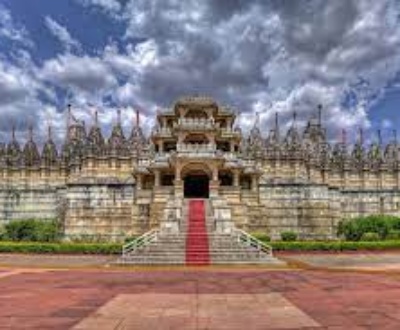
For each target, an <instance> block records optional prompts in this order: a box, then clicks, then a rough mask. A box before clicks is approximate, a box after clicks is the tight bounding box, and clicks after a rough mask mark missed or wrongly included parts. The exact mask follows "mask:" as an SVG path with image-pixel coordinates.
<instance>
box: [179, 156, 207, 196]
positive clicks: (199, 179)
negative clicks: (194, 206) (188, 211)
mask: <svg viewBox="0 0 400 330" xmlns="http://www.w3.org/2000/svg"><path fill="white" fill-rule="evenodd" d="M182 178H183V196H184V197H185V198H208V197H209V195H210V173H209V169H208V167H207V166H204V165H202V164H189V165H188V166H187V167H185V168H184V169H183V170H182Z"/></svg>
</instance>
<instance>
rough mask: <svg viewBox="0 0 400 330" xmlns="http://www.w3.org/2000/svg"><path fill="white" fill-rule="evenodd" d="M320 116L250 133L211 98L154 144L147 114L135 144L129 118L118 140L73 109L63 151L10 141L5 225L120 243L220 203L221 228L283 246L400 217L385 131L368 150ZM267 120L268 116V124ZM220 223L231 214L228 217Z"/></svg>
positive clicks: (393, 155) (181, 108) (180, 110)
mask: <svg viewBox="0 0 400 330" xmlns="http://www.w3.org/2000/svg"><path fill="white" fill-rule="evenodd" d="M321 111H322V109H321V108H319V109H318V110H317V111H316V112H317V116H315V117H313V118H311V119H310V121H309V122H308V124H307V125H306V127H305V129H303V130H300V128H299V127H298V125H297V123H296V115H295V114H294V118H293V123H292V126H291V127H290V128H289V130H288V131H287V132H286V133H285V134H283V132H282V131H281V129H280V127H279V118H278V116H276V120H275V124H274V127H272V129H271V130H270V132H269V133H268V134H266V136H264V134H262V133H261V129H260V127H259V124H258V118H257V119H256V121H255V124H254V126H253V128H252V129H251V131H250V132H249V134H248V135H247V136H243V135H242V132H241V130H240V128H239V127H237V126H236V124H235V119H236V117H235V114H234V113H232V112H231V111H230V110H229V108H225V107H222V106H220V105H218V104H217V103H216V102H215V101H214V100H212V99H210V98H206V97H188V98H182V99H180V100H178V101H177V102H176V103H175V104H174V106H173V107H172V109H170V110H166V111H163V112H159V113H158V114H157V117H156V125H155V127H154V129H153V131H152V132H151V135H150V136H149V137H146V136H145V135H144V134H143V131H142V128H141V125H140V122H139V114H137V117H136V121H135V123H134V126H133V128H132V130H131V132H130V134H129V135H128V136H127V137H126V136H125V132H124V131H123V129H122V123H121V118H120V114H119V113H118V120H117V121H116V123H115V125H114V126H113V128H112V132H111V135H110V137H109V138H108V139H107V138H105V137H104V136H103V133H102V130H101V128H100V126H99V124H98V120H97V114H96V119H95V121H94V123H93V125H92V126H91V127H90V128H89V130H88V131H87V130H86V127H85V124H84V123H83V122H80V121H78V120H76V119H75V118H74V117H73V115H72V113H71V111H70V110H69V120H68V125H67V132H66V137H65V141H64V143H63V145H62V146H61V148H60V150H58V148H57V147H56V145H55V143H54V142H53V139H52V133H51V129H50V128H49V133H48V138H47V141H46V142H45V143H44V146H43V148H42V150H41V151H39V148H38V146H37V145H36V143H35V141H34V135H33V131H32V129H29V134H28V139H27V142H26V143H25V145H24V146H23V147H21V146H20V144H19V142H18V141H17V139H16V137H15V131H14V129H13V130H12V136H11V139H10V141H9V142H8V144H0V178H1V182H0V221H1V222H2V223H3V224H4V223H6V222H8V221H12V220H15V219H27V218H35V219H48V218H59V219H60V220H61V221H63V224H64V228H65V235H66V237H67V238H68V237H73V236H83V235H94V236H102V237H105V238H107V239H110V240H119V239H122V238H123V237H125V236H131V235H137V234H140V233H143V232H145V231H147V230H149V229H152V228H155V227H158V226H162V225H163V220H165V222H164V224H165V223H168V225H169V226H172V224H173V221H174V220H176V221H177V223H178V227H179V218H180V217H182V216H183V213H182V212H181V205H182V201H183V199H184V198H196V197H197V198H209V200H210V202H211V204H212V206H213V212H214V213H215V214H214V215H215V227H216V228H222V229H221V230H226V228H228V227H229V224H228V223H225V224H223V223H222V222H219V221H222V220H221V219H222V218H225V219H228V222H229V221H231V222H232V223H233V224H234V225H235V226H236V227H239V228H242V229H244V230H247V231H250V232H264V233H269V234H270V235H271V236H272V237H273V238H276V237H279V234H280V232H282V231H286V230H292V231H297V232H298V233H299V235H300V237H303V238H327V237H334V236H335V232H336V226H337V223H338V221H339V220H340V219H342V218H347V217H354V216H358V215H367V214H373V213H382V214H396V215H399V214H400V212H399V207H400V204H399V203H400V189H399V170H400V168H399V146H398V143H397V139H396V136H395V134H394V135H393V139H392V141H390V142H389V143H388V144H387V145H386V146H384V145H383V144H382V141H381V138H380V134H378V137H377V138H376V141H374V142H373V143H372V144H371V145H370V146H369V147H366V146H365V145H364V144H365V143H364V141H363V134H362V132H360V134H359V137H358V139H357V141H356V143H355V144H354V146H352V147H350V146H348V144H347V142H346V134H345V132H343V137H342V139H341V141H340V142H338V143H336V144H331V143H329V142H328V141H327V136H326V131H325V129H324V127H323V126H322V124H321ZM257 117H258V116H257ZM217 213H218V214H219V213H220V214H227V216H223V217H218V216H217Z"/></svg>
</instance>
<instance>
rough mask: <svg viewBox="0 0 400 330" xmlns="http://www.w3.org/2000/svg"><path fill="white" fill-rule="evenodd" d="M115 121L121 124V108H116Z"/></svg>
mask: <svg viewBox="0 0 400 330" xmlns="http://www.w3.org/2000/svg"><path fill="white" fill-rule="evenodd" d="M117 123H118V125H121V109H118V110H117Z"/></svg>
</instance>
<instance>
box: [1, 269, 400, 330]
mask: <svg viewBox="0 0 400 330" xmlns="http://www.w3.org/2000/svg"><path fill="white" fill-rule="evenodd" d="M399 277H400V276H399V275H396V274H393V275H388V274H364V273H356V272H339V271H335V272H328V271H310V270H308V271H306V270H289V269H287V270H265V269H262V268H253V269H245V268H226V269H215V268H200V269H196V268H192V269H186V270H183V269H180V268H177V269H175V270H163V271H161V270H157V269H155V270H135V271H132V270H128V269H125V270H44V269H43V270H38V269H20V268H9V269H1V270H0V328H1V329H41V330H44V329H70V328H73V329H96V330H102V329H105V330H107V329H185V330H186V329H230V330H235V329H301V328H304V329H399V328H400V313H399V311H400V299H399V297H400V281H399V279H400V278H399Z"/></svg>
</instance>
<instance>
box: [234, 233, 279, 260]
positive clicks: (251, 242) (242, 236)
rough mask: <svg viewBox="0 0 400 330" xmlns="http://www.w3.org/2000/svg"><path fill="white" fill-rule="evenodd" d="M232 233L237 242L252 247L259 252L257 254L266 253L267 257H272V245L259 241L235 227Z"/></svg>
mask: <svg viewBox="0 0 400 330" xmlns="http://www.w3.org/2000/svg"><path fill="white" fill-rule="evenodd" d="M233 235H235V236H236V239H237V241H238V242H239V243H241V244H243V245H246V246H248V247H252V248H254V249H255V250H257V251H258V252H259V256H260V257H261V254H266V255H268V256H269V257H272V247H271V246H269V245H267V244H265V243H263V242H261V241H260V240H258V239H257V238H255V237H254V236H251V235H250V234H249V233H246V232H245V231H243V230H241V229H238V228H235V229H234V230H233Z"/></svg>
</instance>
